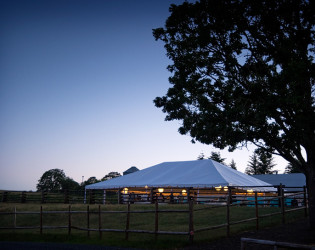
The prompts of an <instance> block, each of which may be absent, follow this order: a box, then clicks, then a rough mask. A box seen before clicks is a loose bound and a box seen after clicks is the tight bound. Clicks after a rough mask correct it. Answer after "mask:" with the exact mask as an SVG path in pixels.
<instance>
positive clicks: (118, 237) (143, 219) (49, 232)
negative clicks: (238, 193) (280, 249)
mask: <svg viewBox="0 0 315 250" xmlns="http://www.w3.org/2000/svg"><path fill="white" fill-rule="evenodd" d="M42 207H43V211H44V212H45V211H68V209H69V205H63V204H44V205H42ZM206 207H207V206H206V205H196V206H194V208H195V209H199V208H206ZM15 209H16V211H17V212H22V211H23V212H26V211H29V212H39V211H40V205H38V204H12V203H10V204H6V203H0V212H14V210H15ZM89 209H90V212H95V213H91V214H90V228H95V229H98V228H99V217H98V214H97V212H98V209H99V205H90V206H89ZM71 210H72V211H86V210H87V205H82V204H81V205H80V204H75V205H71ZM101 210H102V211H127V205H101ZM148 210H152V211H154V205H131V211H148ZM159 210H186V211H188V205H184V204H183V205H170V204H167V205H160V206H159ZM279 211H280V209H279V208H275V207H273V208H268V207H260V208H259V215H263V214H268V213H274V212H279ZM303 215H304V213H303V210H302V211H296V212H291V213H287V214H286V222H290V221H293V220H296V219H297V218H301V217H302V216H303ZM126 217H127V215H126V213H102V215H101V224H102V228H103V229H105V228H107V229H122V230H124V229H125V227H126ZM252 217H255V208H254V207H231V211H230V218H231V221H232V222H233V221H238V220H243V219H248V218H252ZM154 222H155V214H154V212H153V213H143V214H140V213H131V214H130V227H129V228H130V229H132V230H150V231H154V228H155V224H154ZM188 222H189V214H188V213H175V212H173V213H159V231H179V232H188ZM71 223H72V226H75V227H83V228H86V227H87V215H86V214H85V213H76V214H72V215H71ZM224 223H226V207H218V208H214V209H205V210H199V211H195V212H194V228H195V230H198V229H201V228H205V227H209V226H214V225H220V224H224ZM280 223H281V216H280V215H276V216H271V217H266V218H261V219H260V220H259V225H260V227H261V228H262V227H267V226H272V225H276V224H280ZM14 224H16V226H17V227H25V226H39V225H40V215H39V214H17V215H16V217H15V216H14V215H1V214H0V227H13V226H14ZM43 226H66V227H67V226H68V214H65V213H58V214H43ZM255 226H256V223H255V221H252V222H247V223H242V224H237V225H233V226H231V234H235V233H237V232H241V231H246V230H253V229H255ZM225 236H226V228H221V229H216V230H211V231H205V232H200V233H196V234H195V235H194V242H196V243H202V242H209V241H211V240H214V239H217V238H220V237H225ZM4 240H6V241H8V240H12V241H46V242H47V241H50V242H66V243H80V244H96V245H106V246H125V247H138V248H166V247H167V248H174V247H183V246H185V245H187V244H189V242H188V236H187V235H158V239H157V240H156V241H155V236H154V235H153V234H138V233H129V240H128V241H126V240H125V233H113V232H103V233H102V237H101V238H100V234H99V232H90V236H89V237H88V235H87V232H86V231H79V230H76V229H72V230H71V234H70V235H68V228H64V229H43V234H42V235H40V230H39V229H28V230H26V229H15V230H4V229H1V230H0V241H4Z"/></svg>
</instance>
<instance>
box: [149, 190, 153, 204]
mask: <svg viewBox="0 0 315 250" xmlns="http://www.w3.org/2000/svg"><path fill="white" fill-rule="evenodd" d="M150 200H151V204H154V190H153V188H151V190H150Z"/></svg>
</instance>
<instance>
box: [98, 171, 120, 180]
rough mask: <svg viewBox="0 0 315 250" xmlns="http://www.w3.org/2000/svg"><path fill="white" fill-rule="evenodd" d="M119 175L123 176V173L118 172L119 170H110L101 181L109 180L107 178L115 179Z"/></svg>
mask: <svg viewBox="0 0 315 250" xmlns="http://www.w3.org/2000/svg"><path fill="white" fill-rule="evenodd" d="M119 176H121V174H120V173H118V172H109V173H108V174H107V175H105V176H104V177H103V178H102V179H101V181H107V180H110V179H113V178H117V177H119Z"/></svg>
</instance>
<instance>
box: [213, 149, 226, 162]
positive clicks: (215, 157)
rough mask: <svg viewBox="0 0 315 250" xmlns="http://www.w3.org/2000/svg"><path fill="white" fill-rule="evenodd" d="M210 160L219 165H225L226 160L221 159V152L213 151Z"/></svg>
mask: <svg viewBox="0 0 315 250" xmlns="http://www.w3.org/2000/svg"><path fill="white" fill-rule="evenodd" d="M209 159H211V160H214V161H216V162H219V163H222V164H225V163H224V160H225V158H222V157H221V154H220V152H213V151H212V152H211V154H210V156H209Z"/></svg>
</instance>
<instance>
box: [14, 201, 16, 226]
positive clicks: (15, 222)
mask: <svg viewBox="0 0 315 250" xmlns="http://www.w3.org/2000/svg"><path fill="white" fill-rule="evenodd" d="M14 228H16V206H14Z"/></svg>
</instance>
